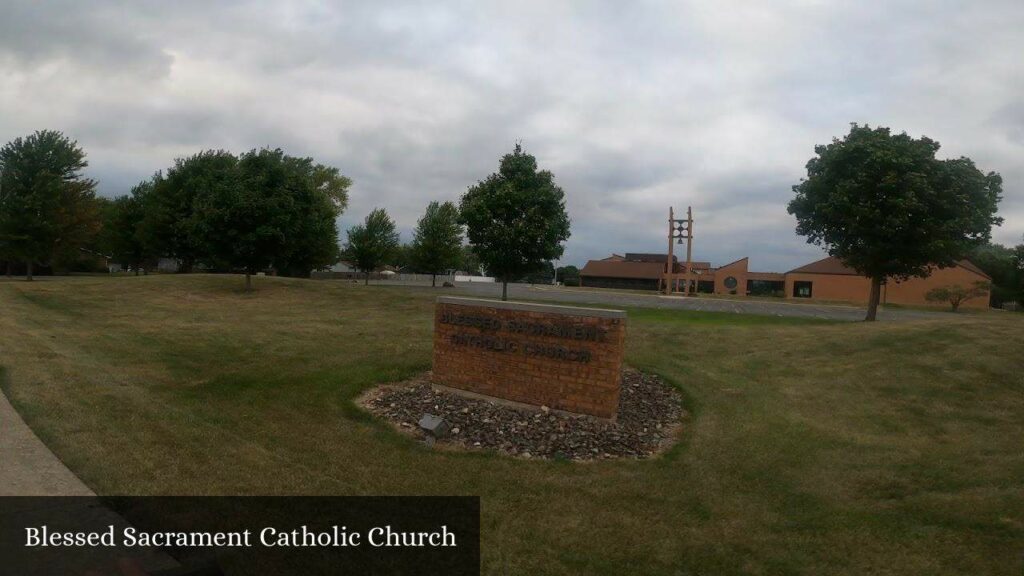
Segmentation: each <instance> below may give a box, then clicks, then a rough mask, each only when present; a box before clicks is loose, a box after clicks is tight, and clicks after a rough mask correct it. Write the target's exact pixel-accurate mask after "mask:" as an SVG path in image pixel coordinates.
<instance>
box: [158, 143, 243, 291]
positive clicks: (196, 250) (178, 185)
mask: <svg viewBox="0 0 1024 576" xmlns="http://www.w3.org/2000/svg"><path fill="white" fill-rule="evenodd" d="M237 165H238V158H237V157H236V156H235V155H234V154H232V153H230V152H228V151H226V150H204V151H202V152H199V153H198V154H194V155H192V156H188V157H185V158H177V159H175V161H174V165H173V166H171V167H170V168H169V169H168V170H167V172H166V173H163V174H161V173H157V174H155V175H154V176H153V177H152V179H151V184H152V187H153V192H152V198H151V200H150V202H149V203H148V204H147V206H146V216H145V222H144V225H143V229H144V232H143V234H144V236H145V242H146V243H147V244H148V245H149V246H150V247H151V249H152V250H153V251H154V252H156V253H157V254H158V255H159V256H161V257H167V258H174V259H176V260H178V262H179V264H180V269H181V270H182V271H183V272H188V271H190V270H191V269H192V267H193V266H194V265H195V264H196V262H197V261H199V260H200V259H202V258H203V257H204V256H206V255H207V253H208V250H207V249H208V246H203V245H202V244H201V243H202V239H201V238H200V237H199V236H197V230H196V222H197V221H196V218H195V210H196V206H197V203H196V198H197V196H202V197H204V198H206V201H209V199H210V198H211V197H214V196H218V197H221V198H226V197H227V196H229V195H230V190H231V189H234V188H237V187H238V185H239V174H238V171H237Z"/></svg>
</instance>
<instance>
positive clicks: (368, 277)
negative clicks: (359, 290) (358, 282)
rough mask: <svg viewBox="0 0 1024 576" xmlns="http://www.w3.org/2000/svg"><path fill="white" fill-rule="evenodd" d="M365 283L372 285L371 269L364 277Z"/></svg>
mask: <svg viewBox="0 0 1024 576" xmlns="http://www.w3.org/2000/svg"><path fill="white" fill-rule="evenodd" d="M363 284H365V285H366V286H369V285H370V271H369V270H367V271H366V276H365V277H364V278H363Z"/></svg>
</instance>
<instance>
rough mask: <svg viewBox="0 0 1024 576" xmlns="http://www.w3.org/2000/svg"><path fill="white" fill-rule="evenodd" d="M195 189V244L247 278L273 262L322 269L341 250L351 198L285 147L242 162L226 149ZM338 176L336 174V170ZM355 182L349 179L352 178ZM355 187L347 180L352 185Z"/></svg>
mask: <svg viewBox="0 0 1024 576" xmlns="http://www.w3.org/2000/svg"><path fill="white" fill-rule="evenodd" d="M212 157H214V158H216V162H213V163H211V164H209V165H208V166H207V171H206V172H205V173H204V174H203V177H202V179H201V180H200V182H201V183H202V184H201V185H199V186H196V187H195V188H194V189H193V194H194V198H193V208H192V212H193V213H192V215H191V217H190V219H189V228H188V238H189V245H190V246H191V247H193V248H196V249H197V250H198V251H199V253H200V254H202V255H203V256H205V257H207V258H209V259H211V260H213V261H214V262H218V263H221V264H223V265H225V266H227V267H229V268H232V269H241V270H243V271H244V272H245V275H246V289H251V276H252V274H254V273H256V272H258V271H260V270H263V269H265V268H270V267H290V268H292V269H300V270H301V269H305V270H307V271H308V269H311V268H317V267H322V266H326V265H328V264H332V263H333V262H334V261H335V260H336V259H337V255H338V250H337V245H338V236H337V228H336V226H335V223H334V221H335V218H336V217H337V215H338V214H339V211H340V209H341V208H340V207H341V206H343V205H344V197H341V198H339V192H343V191H344V189H343V187H340V188H339V185H337V184H336V183H331V182H327V181H325V179H324V174H325V169H324V168H323V167H322V166H319V165H316V164H314V163H313V161H312V159H310V158H295V157H292V156H288V155H286V154H285V153H284V152H282V151H281V150H279V149H276V150H270V149H262V150H252V151H250V152H247V153H245V154H243V155H242V156H241V157H239V158H237V159H234V158H233V157H231V156H230V155H226V154H223V153H218V154H216V155H215V156H212ZM335 176H336V173H335ZM346 180H347V179H346ZM345 185H346V186H347V184H345Z"/></svg>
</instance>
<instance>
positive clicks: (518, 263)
mask: <svg viewBox="0 0 1024 576" xmlns="http://www.w3.org/2000/svg"><path fill="white" fill-rule="evenodd" d="M459 212H460V222H461V223H462V224H464V225H465V226H466V234H467V236H468V238H469V242H470V244H472V246H473V251H474V253H475V254H476V255H477V256H478V257H479V258H480V261H481V262H482V263H483V265H484V266H485V267H486V268H487V271H488V273H489V274H493V275H494V276H496V277H497V278H498V279H500V280H501V282H502V290H501V297H502V299H503V300H506V299H508V283H509V281H511V280H516V279H518V278H521V277H523V276H525V275H526V274H529V273H531V272H536V271H538V270H542V269H543V268H544V266H545V265H546V264H547V263H548V262H550V261H551V260H555V259H557V258H559V257H560V256H561V255H562V251H563V249H564V247H563V245H562V243H563V242H565V241H566V240H567V239H568V238H569V215H568V214H567V213H566V211H565V193H564V192H563V191H562V189H561V188H559V187H558V186H557V185H556V184H555V178H554V175H553V174H552V173H551V172H549V171H547V170H538V169H537V160H536V159H535V158H534V157H533V156H531V155H530V154H527V153H526V152H524V151H523V148H522V146H521V145H519V144H516V147H515V149H514V150H513V151H512V153H510V154H506V155H505V156H504V157H502V159H501V162H500V165H499V168H498V172H496V173H494V174H491V175H490V176H488V177H487V178H486V179H484V180H482V181H481V182H478V183H477V184H476V185H475V186H473V187H471V188H470V189H469V190H468V191H467V192H466V194H465V195H463V197H462V201H461V204H460V206H459Z"/></svg>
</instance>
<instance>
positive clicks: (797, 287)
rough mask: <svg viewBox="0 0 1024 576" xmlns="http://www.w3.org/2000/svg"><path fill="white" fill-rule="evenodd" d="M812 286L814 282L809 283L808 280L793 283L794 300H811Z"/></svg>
mask: <svg viewBox="0 0 1024 576" xmlns="http://www.w3.org/2000/svg"><path fill="white" fill-rule="evenodd" d="M812 285H813V282H809V281H806V280H798V281H796V282H793V297H794V298H810V297H811V294H812V292H811V287H812Z"/></svg>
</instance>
